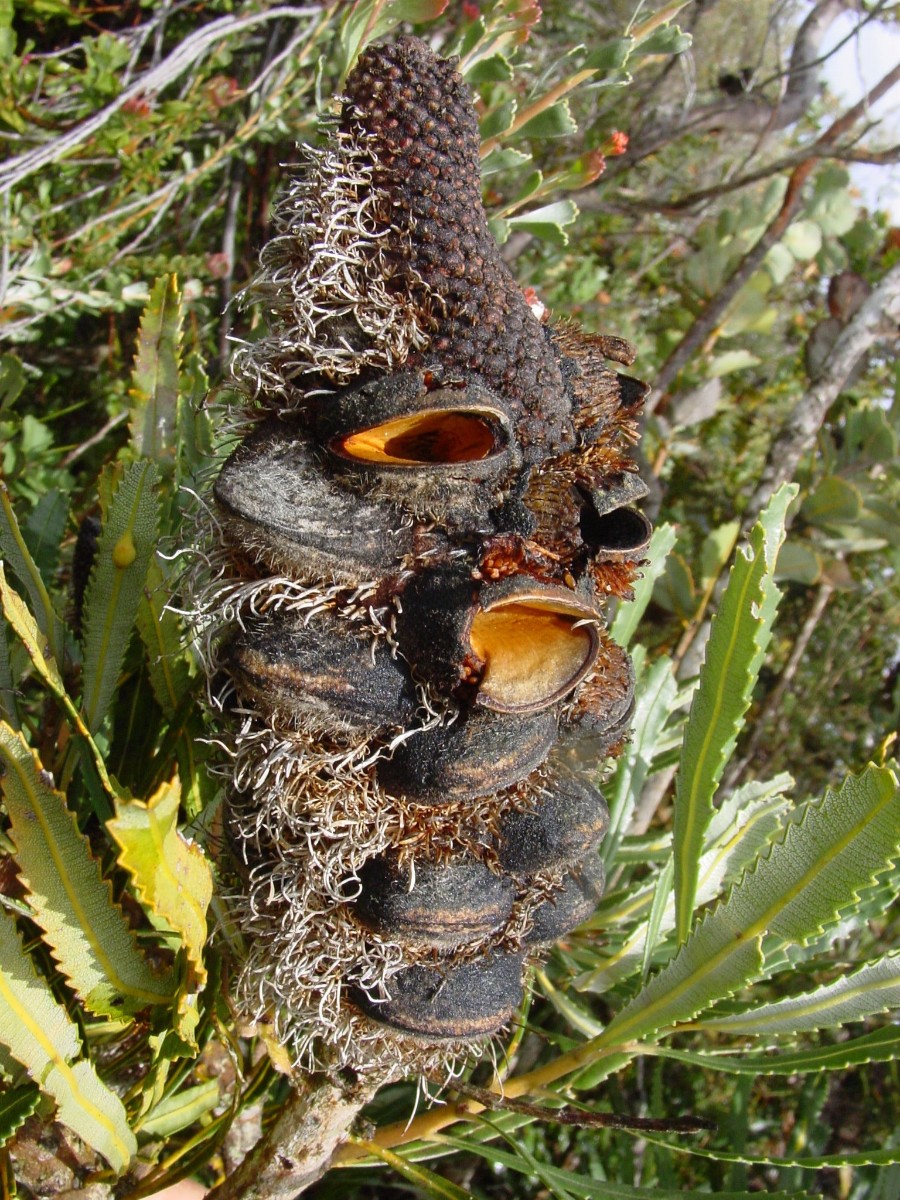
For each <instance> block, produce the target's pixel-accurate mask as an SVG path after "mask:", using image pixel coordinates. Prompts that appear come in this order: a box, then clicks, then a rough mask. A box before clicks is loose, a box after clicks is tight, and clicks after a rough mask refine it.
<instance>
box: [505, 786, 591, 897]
mask: <svg viewBox="0 0 900 1200" xmlns="http://www.w3.org/2000/svg"><path fill="white" fill-rule="evenodd" d="M608 828H609V809H608V808H607V807H606V801H605V800H604V799H603V796H602V794H601V793H600V792H599V791H598V790H597V788H595V787H593V786H592V785H591V784H590V783H588V782H587V780H584V779H582V778H580V776H578V775H576V774H575V773H574V772H569V771H565V770H560V771H559V772H558V773H557V774H556V776H555V778H554V779H553V780H552V782H551V783H550V784H549V785H548V788H547V794H545V795H544V796H541V797H540V798H539V799H538V800H537V802H536V803H535V804H534V806H533V807H531V808H529V809H526V810H525V811H522V812H511V813H508V814H507V815H506V816H505V817H504V819H503V821H502V822H501V825H500V844H499V847H498V858H499V861H500V865H501V866H502V867H503V869H504V871H511V872H513V873H514V874H516V875H533V874H535V873H537V872H538V871H545V870H549V869H552V868H554V867H570V866H573V865H576V864H578V863H580V862H582V861H583V860H584V859H585V857H586V856H587V855H588V853H589V852H590V851H591V850H592V849H594V848H595V847H596V846H597V845H599V843H600V841H601V840H602V838H603V835H604V834H605V833H606V830H607V829H608Z"/></svg>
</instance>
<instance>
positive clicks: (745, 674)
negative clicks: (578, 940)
mask: <svg viewBox="0 0 900 1200" xmlns="http://www.w3.org/2000/svg"><path fill="white" fill-rule="evenodd" d="M796 494H797V488H796V486H795V485H793V484H791V485H786V486H784V487H782V488H780V489H779V490H778V491H777V492H776V493H775V495H774V496H773V497H772V499H771V501H770V502H769V505H768V507H767V508H766V510H765V512H764V513H763V514H762V516H761V517H760V519H759V521H758V522H757V524H756V525H755V526H754V528H753V530H752V532H751V534H750V544H749V547H748V549H747V550H742V551H739V552H738V555H737V558H736V560H735V564H734V567H733V568H732V571H731V575H730V577H729V580H728V587H727V588H726V590H725V594H724V596H723V597H722V603H721V605H720V607H719V611H718V612H717V614H716V616H715V618H714V619H713V623H712V630H711V632H710V636H709V642H708V644H707V647H706V657H705V660H704V663H703V666H702V668H701V671H700V683H699V686H698V688H697V691H696V692H695V693H694V699H693V703H692V704H691V711H690V716H689V717H688V724H687V729H686V731H685V735H684V746H683V748H682V753H681V762H680V764H679V768H678V776H677V780H676V788H675V827H674V849H675V906H676V913H677V933H678V940H679V941H680V942H683V941H684V940H685V938H686V937H687V936H688V933H689V931H690V928H691V922H692V920H693V916H694V903H695V898H696V894H697V864H698V862H699V860H700V853H701V848H702V846H703V838H704V834H705V832H706V827H707V825H708V824H709V821H710V818H711V817H712V813H713V807H712V801H713V796H714V794H715V790H716V788H717V786H718V783H719V780H720V779H721V778H722V772H723V771H724V769H725V766H726V764H727V762H728V760H729V758H730V757H731V754H732V752H733V750H734V746H735V743H736V741H737V735H738V732H739V730H740V723H741V719H742V718H743V716H744V713H745V712H746V711H747V708H748V707H749V705H750V696H751V693H752V691H753V685H754V683H755V682H756V677H757V675H758V674H759V669H760V667H761V666H762V662H763V658H764V657H765V651H766V647H767V646H768V644H769V639H770V637H771V633H772V623H773V621H774V619H775V611H776V609H777V606H778V600H779V598H780V595H781V593H780V592H779V590H778V588H777V587H776V585H775V579H774V574H775V563H776V560H777V558H778V550H779V547H780V546H781V543H782V542H783V541H784V522H785V515H786V513H787V508H788V505H789V504H790V502H791V500H793V498H794V497H795V496H796Z"/></svg>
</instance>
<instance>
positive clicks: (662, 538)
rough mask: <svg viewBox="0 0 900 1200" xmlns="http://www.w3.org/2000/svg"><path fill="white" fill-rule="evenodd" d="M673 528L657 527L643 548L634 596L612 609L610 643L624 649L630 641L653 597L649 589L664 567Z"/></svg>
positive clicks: (671, 543) (674, 533)
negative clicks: (614, 610)
mask: <svg viewBox="0 0 900 1200" xmlns="http://www.w3.org/2000/svg"><path fill="white" fill-rule="evenodd" d="M676 537H677V534H676V532H675V527H674V526H673V525H670V524H669V523H668V522H666V523H664V524H662V525H657V527H656V528H655V529H654V531H653V537H652V538H651V539H650V545H649V547H648V548H647V561H646V562H645V563H643V564H642V566H641V574H640V578H639V579H638V582H637V583H636V584H635V586H634V596H633V598H632V599H631V600H624V601H623V602H622V603H621V604H620V605H619V607H618V608H617V609H616V616H615V620H614V621H613V623H612V625H611V626H610V634H611V635H612V639H613V641H614V642H617V643H618V644H619V645H620V646H623V647H627V646H628V645H629V644H630V643H631V639H632V638H633V637H634V634H635V630H636V629H637V627H638V625H639V624H640V620H641V617H642V616H643V615H644V612H645V611H646V608H647V605H648V604H649V603H650V599H651V597H652V595H653V586H654V584H655V583H656V581H657V579H658V578H659V577H660V575H661V574H662V573H663V571H664V570H665V567H666V558H667V557H668V555H669V552H670V551H671V549H672V547H673V546H674V545H675V539H676Z"/></svg>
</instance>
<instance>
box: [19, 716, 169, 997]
mask: <svg viewBox="0 0 900 1200" xmlns="http://www.w3.org/2000/svg"><path fill="white" fill-rule="evenodd" d="M0 763H2V764H3V765H4V767H5V773H4V775H3V778H2V788H3V795H4V799H5V800H6V808H7V811H8V813H9V816H10V822H11V829H10V833H11V835H12V840H13V842H14V843H15V846H16V860H17V863H18V866H19V873H20V876H21V878H22V881H23V883H25V885H26V886H27V888H28V891H29V904H30V907H31V909H32V912H33V914H34V919H35V920H36V921H37V923H38V924H39V925H40V926H41V928H42V929H43V930H44V933H45V935H46V940H47V942H48V943H49V945H50V948H51V950H52V952H53V957H54V958H55V959H56V961H57V962H58V963H59V966H60V969H61V970H62V973H63V975H64V976H65V977H66V979H68V981H69V983H70V984H71V985H72V987H73V989H74V990H75V992H77V994H78V995H79V996H80V997H81V999H82V1000H83V1002H84V1004H85V1005H86V1007H87V1008H88V1009H90V1011H91V1012H94V1013H97V1014H100V1015H112V1014H117V1013H120V1011H121V1009H122V1008H125V1009H126V1010H127V1011H131V1012H134V1011H137V1010H139V1009H141V1008H145V1007H146V1006H147V1005H150V1004H164V1003H166V1002H167V1001H168V1000H169V999H170V998H171V995H172V991H173V986H172V984H171V982H169V983H167V982H166V981H165V980H164V979H160V978H159V977H158V976H156V975H155V974H154V973H153V971H151V970H150V968H149V966H148V965H147V962H146V960H145V959H144V957H143V955H141V954H140V952H139V951H138V949H137V946H136V944H135V940H134V936H133V934H132V933H131V930H130V929H129V928H128V924H127V922H126V920H125V918H124V916H123V914H122V912H121V910H120V909H119V907H118V905H116V904H114V903H113V900H112V896H111V894H110V888H109V884H108V883H107V882H106V881H104V880H102V879H101V878H100V870H99V867H98V864H97V862H96V861H95V860H94V858H93V857H92V855H91V852H90V849H89V846H88V842H87V839H86V838H85V837H84V836H83V834H81V833H80V832H79V830H78V826H77V823H76V821H75V817H74V815H73V814H72V813H71V812H69V810H68V808H67V807H66V799H65V796H63V795H62V793H61V792H57V791H55V790H54V788H53V787H52V786H51V785H50V783H48V782H47V780H48V776H47V772H46V771H44V770H43V769H42V766H41V762H40V760H39V759H38V757H37V755H36V754H35V753H34V751H33V750H31V749H30V747H29V746H28V745H26V743H25V740H24V738H23V737H22V736H21V734H17V733H15V732H14V731H13V730H12V729H10V727H9V726H8V725H6V724H5V723H4V722H2V721H0Z"/></svg>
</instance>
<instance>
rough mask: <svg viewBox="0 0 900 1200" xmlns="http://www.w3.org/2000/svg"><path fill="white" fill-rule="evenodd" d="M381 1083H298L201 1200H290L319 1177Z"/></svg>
mask: <svg viewBox="0 0 900 1200" xmlns="http://www.w3.org/2000/svg"><path fill="white" fill-rule="evenodd" d="M384 1082H385V1079H384V1078H381V1077H379V1078H374V1079H373V1078H370V1079H366V1080H363V1081H355V1082H348V1083H347V1085H346V1086H342V1085H341V1084H339V1083H335V1082H332V1081H331V1080H329V1079H327V1078H326V1077H325V1076H322V1075H310V1076H307V1077H306V1078H304V1079H301V1081H300V1082H299V1084H298V1085H297V1087H296V1089H295V1090H294V1091H293V1092H292V1093H291V1096H290V1098H289V1100H288V1101H287V1103H286V1104H285V1106H284V1108H283V1109H282V1110H281V1112H280V1113H279V1115H278V1118H277V1120H276V1121H275V1124H274V1125H273V1126H272V1128H271V1129H270V1130H269V1132H268V1133H267V1134H266V1136H265V1137H264V1138H263V1140H262V1141H261V1142H259V1143H258V1144H257V1145H256V1146H255V1147H254V1149H253V1150H251V1152H250V1153H249V1154H248V1155H247V1157H246V1158H245V1159H244V1161H243V1162H242V1163H241V1165H240V1166H239V1167H238V1169H237V1170H236V1171H235V1172H234V1173H233V1174H232V1175H230V1176H229V1177H228V1178H227V1179H226V1180H224V1182H222V1183H220V1184H219V1185H218V1186H217V1187H214V1188H213V1189H212V1191H210V1192H208V1193H207V1196H206V1200H293V1197H295V1196H296V1195H297V1194H298V1193H300V1192H302V1191H303V1190H304V1188H307V1187H309V1185H310V1184H311V1183H314V1182H315V1181H316V1180H317V1179H319V1178H321V1176H322V1175H324V1174H325V1172H326V1171H327V1170H328V1167H329V1165H330V1163H331V1158H332V1156H333V1154H334V1152H335V1150H336V1149H337V1147H338V1146H339V1145H340V1144H341V1143H342V1142H343V1141H345V1140H346V1137H347V1134H348V1131H349V1129H350V1126H351V1125H352V1123H353V1121H354V1120H355V1118H356V1117H357V1115H358V1114H359V1111H360V1109H362V1108H363V1106H364V1105H365V1104H367V1103H368V1102H369V1100H371V1099H372V1097H373V1096H374V1095H375V1093H376V1092H377V1090H378V1089H379V1087H381V1086H382V1085H383V1084H384Z"/></svg>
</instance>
